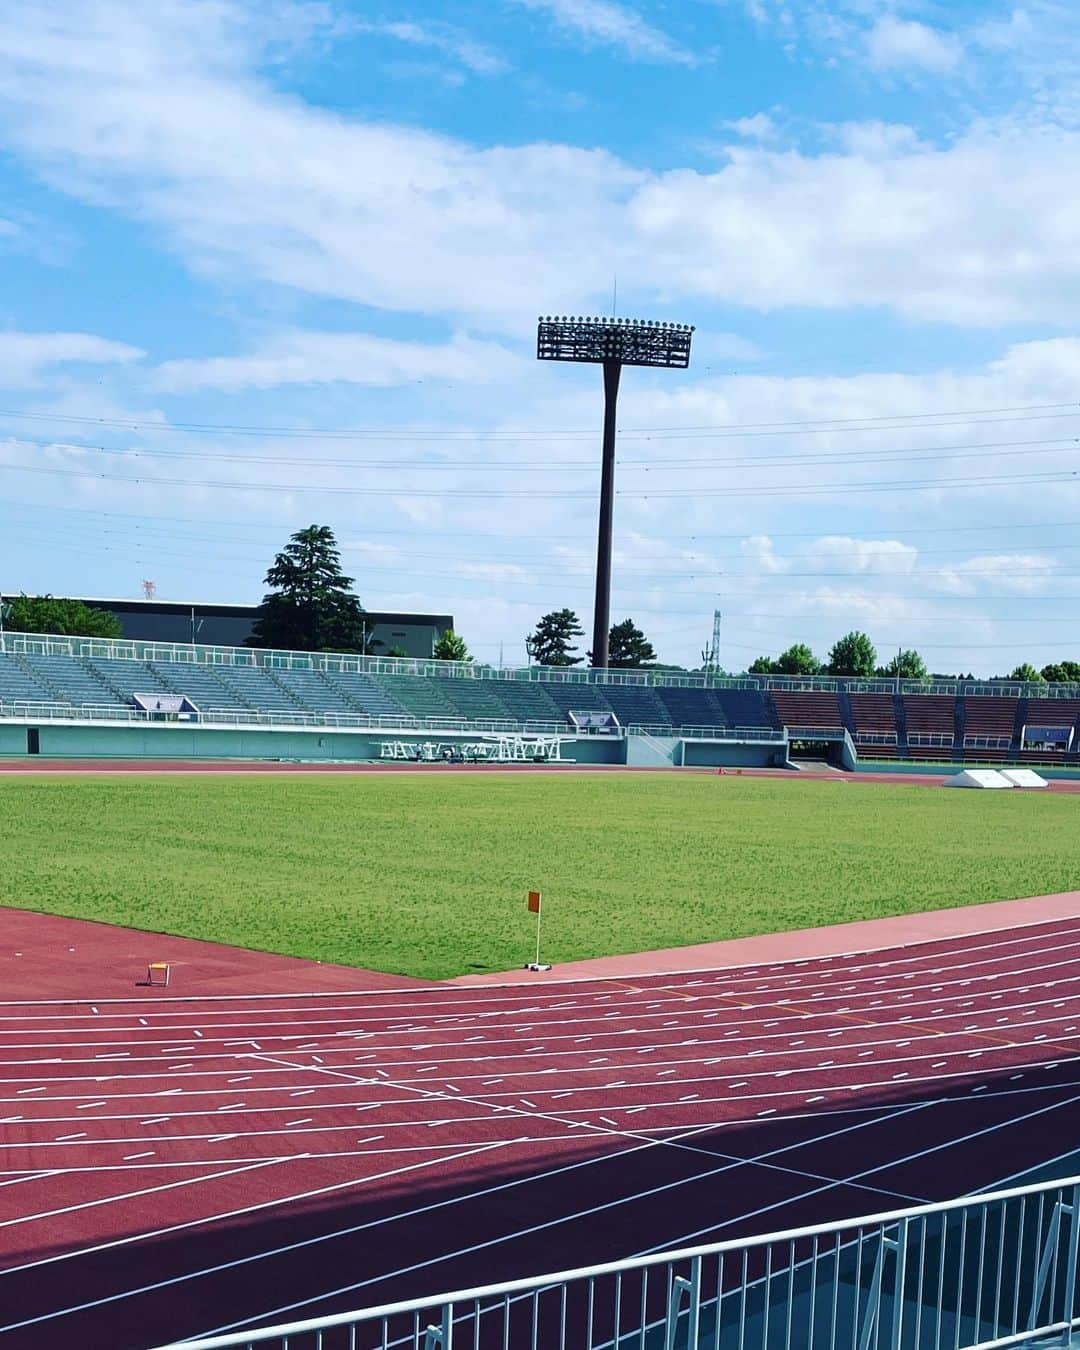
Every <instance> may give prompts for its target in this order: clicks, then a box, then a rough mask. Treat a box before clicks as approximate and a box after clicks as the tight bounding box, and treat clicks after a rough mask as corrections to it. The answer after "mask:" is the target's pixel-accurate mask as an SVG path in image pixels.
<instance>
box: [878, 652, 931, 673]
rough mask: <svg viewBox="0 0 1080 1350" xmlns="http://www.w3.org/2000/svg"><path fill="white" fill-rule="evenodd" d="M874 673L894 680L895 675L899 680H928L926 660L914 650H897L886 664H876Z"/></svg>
mask: <svg viewBox="0 0 1080 1350" xmlns="http://www.w3.org/2000/svg"><path fill="white" fill-rule="evenodd" d="M876 673H877V674H878V675H881V676H883V677H884V678H886V679H890V680H895V679H896V678H897V677H899V678H900V679H901V680H928V679H929V678H930V672H929V671H928V670H927V668H926V662H925V661H924V660H923V659H922V657H921V656H920V655H919V653H918V652H916V651H910V652H907V651H904V652H898V653H897V655H896V656H894V657H893V659H892V660H891V661H889V662H888V663H887V664H886V665H884V666H878V668H877V671H876Z"/></svg>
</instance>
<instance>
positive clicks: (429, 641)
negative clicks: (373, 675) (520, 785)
mask: <svg viewBox="0 0 1080 1350" xmlns="http://www.w3.org/2000/svg"><path fill="white" fill-rule="evenodd" d="M83 604H86V605H90V606H92V607H93V608H94V609H104V610H108V611H109V612H110V613H111V614H115V615H116V617H117V619H118V620H119V621H120V627H121V630H122V632H123V635H124V637H126V638H132V639H133V640H135V641H138V642H199V643H204V644H206V645H207V646H213V647H243V646H244V645H245V644H246V643H247V640H248V638H249V637H250V636H251V630H252V627H253V626H254V623H255V620H256V617H257V616H258V612H259V611H258V606H256V605H213V604H198V603H196V604H194V605H190V604H180V603H176V602H174V601H168V600H84V601H83ZM367 620H368V623H369V625H371V631H372V632H373V634H374V637H375V639H376V641H377V642H380V643H381V644H382V645H381V646H377V647H376V648H375V653H374V654H375V655H377V656H380V655H381V656H385V655H387V654H388V653H389V652H390V650H391V648H395V647H396V648H400V649H401V650H403V651H404V652H405V654H406V656H420V657H423V656H430V655H431V648H432V645H433V643H434V641H435V639H436V638H437V637H438V636H439V634H440V633H444V632H445V631H446V630H447V629H448V628H452V627H453V626H454V620H453V616H452V615H449V614H394V613H389V612H383V611H378V610H371V611H369V612H368V616H367Z"/></svg>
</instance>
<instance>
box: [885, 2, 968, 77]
mask: <svg viewBox="0 0 1080 1350" xmlns="http://www.w3.org/2000/svg"><path fill="white" fill-rule="evenodd" d="M866 54H867V57H868V58H869V61H870V64H871V66H872V67H873V68H874V69H875V70H900V71H911V70H923V71H933V72H935V73H936V74H944V73H946V72H948V71H950V70H954V69H955V68H956V67H957V66H958V65H959V64H960V62H961V60H962V59H963V46H962V44H961V42H960V40H959V38H957V37H956V35H955V34H953V33H944V32H942V31H941V30H940V29H937V28H931V27H929V26H928V25H927V24H924V23H917V22H916V21H915V20H913V19H899V18H897V17H896V15H894V14H886V15H884V16H883V17H882V18H880V19H878V21H877V22H876V23H875V24H874V26H873V28H871V29H870V31H869V32H868V33H867V35H866Z"/></svg>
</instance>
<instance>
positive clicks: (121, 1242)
mask: <svg viewBox="0 0 1080 1350" xmlns="http://www.w3.org/2000/svg"><path fill="white" fill-rule="evenodd" d="M914 1109H917V1108H913V1107H907V1106H905V1107H904V1108H902V1109H901V1110H897V1111H894V1112H890V1113H889V1114H888V1115H887V1116H884V1117H880V1116H879V1117H875V1118H874V1119H873V1120H870V1121H861V1122H858V1123H857V1124H856V1125H854V1126H847V1127H844V1128H843V1129H840V1130H835V1131H831V1132H830V1133H828V1134H826V1135H824V1136H822V1137H821V1139H815V1140H812V1141H806V1140H803V1141H800V1143H799V1144H790V1145H785V1146H783V1147H782V1148H779V1149H775V1150H770V1151H768V1152H766V1153H763V1154H762V1155H761V1157H760V1158H759V1159H758V1158H755V1159H752V1160H749V1161H750V1162H754V1163H757V1162H764V1161H765V1160H766V1159H771V1158H773V1157H777V1156H780V1155H782V1154H783V1153H785V1152H788V1151H790V1150H791V1149H793V1148H796V1147H801V1146H802V1145H803V1144H805V1143H807V1142H821V1140H822V1139H828V1138H832V1137H833V1136H834V1135H839V1134H845V1133H848V1132H850V1131H851V1130H855V1129H865V1128H869V1127H872V1126H873V1125H876V1124H881V1123H884V1121H887V1120H891V1119H893V1118H894V1117H896V1116H901V1115H906V1114H908V1113H909V1112H910V1111H912V1110H914ZM711 1128H713V1127H712V1126H711V1125H705V1126H698V1127H696V1128H695V1129H693V1130H690V1131H687V1132H686V1135H685V1136H682V1137H689V1136H692V1135H695V1134H699V1133H701V1132H702V1131H703V1130H707V1129H711ZM657 1142H658V1141H656V1140H646V1141H645V1142H644V1143H642V1144H638V1145H636V1146H634V1147H632V1148H627V1149H622V1150H620V1151H618V1152H617V1153H613V1154H606V1155H602V1156H600V1157H597V1158H588V1159H584V1160H582V1161H580V1162H575V1163H569V1164H564V1165H562V1166H560V1167H557V1168H552V1169H549V1170H548V1171H546V1172H542V1173H538V1174H534V1175H532V1176H528V1177H519V1178H515V1179H514V1180H511V1181H505V1182H499V1183H497V1184H495V1185H493V1186H489V1187H485V1188H483V1189H481V1190H477V1191H472V1192H469V1193H468V1194H466V1195H461V1196H455V1197H452V1198H450V1199H447V1200H440V1201H435V1202H433V1203H431V1204H428V1205H423V1206H420V1207H418V1208H417V1209H414V1210H407V1211H404V1212H401V1213H398V1214H393V1215H389V1216H387V1217H384V1218H381V1219H373V1220H368V1221H367V1222H365V1223H361V1224H356V1225H353V1226H351V1227H349V1228H346V1229H341V1230H338V1231H336V1232H333V1233H329V1234H322V1235H320V1236H318V1237H314V1238H307V1239H304V1240H303V1241H300V1242H295V1243H290V1244H287V1245H286V1246H283V1247H278V1248H274V1249H272V1250H266V1251H262V1252H257V1253H253V1254H251V1255H249V1256H245V1257H238V1258H234V1259H233V1260H231V1261H226V1262H223V1263H221V1264H219V1265H216V1266H211V1267H206V1268H205V1269H202V1270H196V1271H191V1272H187V1273H185V1274H183V1275H178V1276H173V1277H171V1278H169V1279H165V1280H159V1281H156V1282H154V1283H153V1284H149V1285H144V1286H141V1287H139V1288H137V1289H133V1290H125V1291H123V1292H122V1293H118V1294H110V1295H107V1296H105V1297H104V1298H101V1299H95V1300H92V1301H91V1302H89V1303H83V1304H79V1305H76V1306H74V1307H71V1308H63V1309H59V1310H56V1311H55V1312H51V1313H48V1314H45V1315H43V1316H41V1317H38V1318H32V1319H27V1321H24V1322H19V1323H14V1324H11V1325H10V1326H5V1327H0V1332H6V1331H14V1330H18V1329H19V1328H21V1327H23V1326H26V1325H31V1324H33V1323H36V1322H41V1321H49V1320H51V1319H52V1318H54V1317H62V1316H66V1315H68V1314H69V1313H73V1312H82V1311H85V1310H86V1309H88V1308H91V1307H99V1306H101V1305H102V1304H106V1303H113V1302H117V1301H119V1300H123V1299H127V1298H130V1297H134V1296H136V1295H138V1294H140V1293H147V1292H151V1291H154V1290H157V1289H161V1288H168V1287H172V1286H175V1285H177V1284H184V1283H186V1282H188V1281H189V1280H192V1279H197V1278H200V1277H201V1276H204V1275H213V1274H217V1273H220V1272H221V1271H223V1270H228V1269H234V1268H236V1267H238V1266H244V1265H249V1264H251V1263H253V1262H256V1261H261V1260H265V1259H266V1258H267V1257H271V1256H279V1255H282V1254H284V1253H287V1252H291V1251H298V1250H301V1249H303V1248H307V1247H311V1246H315V1245H319V1244H321V1243H323V1242H327V1241H333V1240H335V1239H337V1238H339V1237H343V1236H352V1235H354V1234H355V1233H359V1232H363V1231H365V1230H368V1229H372V1228H377V1227H379V1226H381V1225H383V1224H390V1223H397V1222H400V1221H402V1220H404V1219H410V1218H415V1217H417V1216H418V1215H421V1214H429V1213H431V1212H432V1211H434V1210H439V1209H443V1208H446V1207H448V1206H451V1205H456V1204H462V1203H464V1202H466V1201H470V1200H475V1199H480V1198H483V1197H486V1196H489V1195H492V1194H495V1193H497V1192H500V1191H505V1190H509V1189H511V1188H514V1187H517V1186H523V1185H528V1184H531V1183H532V1182H533V1181H538V1180H547V1179H550V1178H551V1177H554V1176H558V1175H561V1174H564V1173H568V1172H574V1171H577V1170H578V1169H580V1168H584V1167H593V1166H596V1165H598V1164H600V1163H604V1162H608V1161H612V1160H614V1159H624V1158H626V1157H627V1156H628V1155H630V1154H634V1153H638V1152H642V1151H644V1150H646V1149H648V1148H652V1147H655V1146H656V1144H657ZM484 1151H486V1150H485V1149H483V1148H481V1149H479V1150H473V1152H484ZM463 1156H469V1155H463ZM712 1156H714V1157H715V1156H718V1155H712ZM747 1163H748V1160H746V1159H734V1160H732V1159H731V1158H730V1156H728V1157H725V1160H724V1162H723V1163H722V1165H721V1166H719V1167H717V1168H715V1169H712V1170H711V1171H709V1172H705V1173H700V1172H699V1173H695V1174H694V1175H693V1176H690V1177H687V1178H681V1179H679V1180H677V1181H674V1182H668V1183H666V1184H664V1185H662V1186H657V1187H653V1188H651V1189H649V1190H645V1191H641V1192H636V1193H632V1194H631V1195H629V1196H622V1197H619V1198H618V1199H616V1200H613V1201H608V1202H606V1203H604V1204H601V1205H598V1206H593V1207H592V1208H591V1209H586V1210H582V1211H579V1212H578V1213H576V1214H573V1215H563V1216H560V1217H558V1218H555V1219H550V1220H548V1221H547V1222H546V1223H543V1224H539V1225H534V1226H533V1227H532V1228H528V1229H524V1230H520V1231H518V1232H516V1233H514V1234H510V1235H508V1236H506V1237H497V1238H493V1239H491V1240H490V1241H488V1242H485V1243H481V1244H479V1246H478V1247H469V1248H463V1249H461V1250H459V1251H457V1252H454V1253H451V1254H450V1256H460V1255H464V1254H468V1253H469V1252H471V1251H473V1250H479V1249H480V1248H483V1247H489V1246H492V1245H497V1244H498V1243H499V1242H502V1241H504V1240H510V1238H513V1237H522V1236H527V1235H529V1234H531V1233H534V1232H538V1231H542V1230H544V1229H547V1228H551V1227H556V1226H559V1225H561V1224H564V1223H566V1222H569V1221H571V1220H573V1219H577V1218H582V1217H588V1216H590V1215H592V1214H594V1213H599V1212H601V1211H604V1210H607V1209H610V1208H612V1207H613V1206H618V1205H622V1204H624V1203H626V1202H627V1201H628V1200H634V1199H643V1198H648V1197H650V1196H652V1195H655V1194H659V1193H661V1192H664V1191H668V1190H671V1189H674V1188H675V1187H677V1186H682V1185H688V1184H692V1183H693V1182H695V1181H700V1180H703V1179H705V1178H706V1177H708V1176H710V1175H713V1174H719V1173H721V1172H726V1171H730V1170H733V1169H735V1168H739V1167H743V1166H746V1165H747ZM424 1165H427V1164H420V1166H424ZM409 1170H411V1169H409V1168H403V1169H400V1171H409ZM387 1175H390V1176H393V1175H398V1172H397V1171H395V1172H391V1173H389V1174H387ZM372 1179H373V1180H374V1179H376V1178H372ZM354 1184H357V1183H356V1182H355V1181H349V1182H344V1183H341V1184H340V1185H338V1186H334V1187H329V1188H324V1189H330V1190H338V1189H342V1187H348V1186H352V1185H354ZM834 1184H835V1183H834ZM320 1193H322V1192H312V1193H311V1194H320ZM295 1198H296V1199H303V1198H307V1195H303V1196H297V1197H295ZM908 1198H909V1199H910V1198H911V1197H908ZM268 1203H269V1204H274V1203H284V1202H268ZM266 1207H267V1206H266V1205H259V1206H255V1207H253V1208H259V1209H262V1208H266ZM247 1212H249V1211H248V1210H241V1211H235V1212H234V1213H230V1214H227V1215H222V1216H218V1217H219V1218H232V1217H235V1215H236V1214H240V1213H247ZM214 1221H217V1220H215V1219H196V1220H189V1221H188V1222H187V1223H184V1224H178V1225H174V1226H172V1227H171V1228H168V1229H159V1230H155V1231H154V1232H153V1233H149V1234H136V1235H134V1236H132V1237H127V1238H119V1239H115V1240H113V1241H111V1242H107V1243H101V1244H98V1245H96V1246H94V1247H88V1248H84V1249H81V1250H79V1251H76V1252H67V1253H62V1254H60V1255H58V1256H53V1257H46V1258H44V1259H43V1260H40V1261H33V1262H28V1263H26V1264H25V1265H22V1266H17V1267H13V1268H10V1269H8V1270H5V1271H0V1279H2V1278H3V1277H4V1276H5V1275H8V1274H14V1273H17V1272H18V1271H20V1270H28V1269H33V1268H36V1267H38V1266H42V1265H50V1264H53V1263H55V1262H57V1261H63V1260H70V1259H72V1258H73V1257H76V1256H83V1255H88V1254H90V1253H92V1252H98V1251H102V1250H106V1249H109V1248H114V1247H119V1246H126V1245H128V1244H130V1243H132V1242H137V1241H142V1240H144V1239H145V1238H147V1237H153V1238H157V1237H160V1236H163V1235H164V1234H166V1233H170V1232H175V1231H177V1230H178V1229H186V1228H191V1227H194V1226H197V1225H200V1224H202V1223H207V1222H214ZM446 1259H450V1257H449V1256H446V1255H442V1256H439V1257H436V1258H433V1261H435V1262H438V1261H442V1260H446ZM432 1263H433V1262H422V1263H420V1264H421V1265H428V1264H432ZM407 1269H412V1267H409V1268H407ZM399 1273H403V1272H388V1273H387V1274H386V1275H380V1276H375V1277H372V1279H371V1280H367V1281H361V1282H360V1285H358V1286H357V1287H361V1286H362V1285H364V1284H367V1283H375V1282H378V1281H381V1280H384V1279H389V1278H392V1277H393V1276H394V1275H395V1274H399ZM320 1297H321V1296H320ZM309 1301H311V1300H305V1301H304V1302H309ZM296 1306H301V1305H300V1304H297V1305H296ZM246 1320H248V1321H251V1320H254V1319H253V1318H249V1319H246Z"/></svg>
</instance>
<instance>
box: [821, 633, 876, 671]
mask: <svg viewBox="0 0 1080 1350" xmlns="http://www.w3.org/2000/svg"><path fill="white" fill-rule="evenodd" d="M876 665H877V652H876V651H875V650H874V644H873V643H872V642H871V641H870V639H869V638H868V637H867V636H866V634H865V633H857V632H855V633H846V634H845V635H844V636H843V637H842V638H841V639H840V640H839V641H838V642H835V643H834V644H833V648H832V651H831V652H830V653H829V664H828V673H829V674H830V675H853V676H856V677H857V678H859V679H864V680H865V679H869V678H870V677H871V676H872V675H873V673H874V667H875V666H876Z"/></svg>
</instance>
